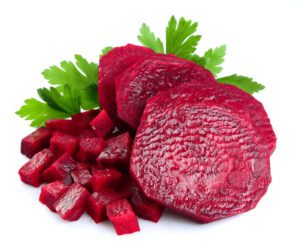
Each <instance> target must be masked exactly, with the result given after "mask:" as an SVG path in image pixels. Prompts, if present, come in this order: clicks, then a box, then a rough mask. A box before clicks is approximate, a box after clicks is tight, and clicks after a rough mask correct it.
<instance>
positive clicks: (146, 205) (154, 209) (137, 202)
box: [131, 192, 164, 222]
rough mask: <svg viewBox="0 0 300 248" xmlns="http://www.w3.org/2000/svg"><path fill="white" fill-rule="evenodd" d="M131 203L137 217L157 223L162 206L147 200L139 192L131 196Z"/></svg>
mask: <svg viewBox="0 0 300 248" xmlns="http://www.w3.org/2000/svg"><path fill="white" fill-rule="evenodd" d="M131 203H132V207H133V210H134V212H135V213H136V215H137V216H139V217H141V218H143V219H145V220H150V221H153V222H158V220H159V219H160V217H161V215H162V213H163V211H164V209H163V207H162V206H160V205H158V204H157V203H155V202H153V201H151V200H150V199H147V198H146V196H144V195H142V193H141V192H135V193H134V194H133V196H132V197H131Z"/></svg>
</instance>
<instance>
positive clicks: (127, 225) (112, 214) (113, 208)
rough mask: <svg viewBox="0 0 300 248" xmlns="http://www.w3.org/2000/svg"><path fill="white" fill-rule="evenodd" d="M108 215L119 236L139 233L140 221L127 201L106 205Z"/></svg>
mask: <svg viewBox="0 0 300 248" xmlns="http://www.w3.org/2000/svg"><path fill="white" fill-rule="evenodd" d="M106 215H107V217H108V218H109V219H110V221H111V222H112V223H113V225H114V227H115V229H116V232H117V234H118V235H122V234H128V233H133V232H138V231H139V230H140V227H139V223H138V220H137V218H136V216H135V214H134V212H133V210H132V208H131V206H130V204H129V202H128V200H127V199H122V200H117V201H113V202H111V203H108V204H107V205H106Z"/></svg>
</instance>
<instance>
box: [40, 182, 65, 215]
mask: <svg viewBox="0 0 300 248" xmlns="http://www.w3.org/2000/svg"><path fill="white" fill-rule="evenodd" d="M69 188H70V186H69V185H67V184H65V183H64V182H63V181H55V182H53V183H49V184H47V185H45V186H44V187H42V189H41V194H40V198H39V200H40V202H41V203H43V204H45V205H46V206H47V207H48V208H49V209H50V210H51V211H53V212H55V209H54V207H53V204H54V203H55V202H56V201H57V200H58V199H59V198H60V197H61V196H62V195H63V194H64V193H65V192H66V191H67V190H68V189H69Z"/></svg>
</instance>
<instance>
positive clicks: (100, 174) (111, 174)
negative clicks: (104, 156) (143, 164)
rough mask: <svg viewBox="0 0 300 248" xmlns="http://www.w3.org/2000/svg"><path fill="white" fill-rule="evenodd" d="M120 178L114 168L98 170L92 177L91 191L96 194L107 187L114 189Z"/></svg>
mask: <svg viewBox="0 0 300 248" xmlns="http://www.w3.org/2000/svg"><path fill="white" fill-rule="evenodd" d="M121 178H122V174H121V173H120V172H119V171H118V170H116V169H114V168H107V169H103V170H99V171H97V172H96V173H95V174H93V176H92V179H91V186H92V190H93V191H94V192H98V191H101V190H103V189H105V188H108V187H113V188H116V187H118V184H119V183H120V181H121Z"/></svg>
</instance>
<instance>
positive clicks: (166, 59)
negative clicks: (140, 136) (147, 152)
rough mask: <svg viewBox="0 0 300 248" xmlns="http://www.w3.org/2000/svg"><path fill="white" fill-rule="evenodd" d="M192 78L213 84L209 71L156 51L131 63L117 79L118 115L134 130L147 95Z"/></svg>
mask: <svg viewBox="0 0 300 248" xmlns="http://www.w3.org/2000/svg"><path fill="white" fill-rule="evenodd" d="M193 80H197V84H199V85H207V84H215V79H214V77H213V75H212V74H211V73H210V72H209V71H208V70H206V69H204V68H202V67H201V66H199V65H197V64H195V63H193V62H191V61H189V60H184V59H180V58H177V57H175V56H173V55H164V54H158V55H155V56H152V57H150V58H148V59H145V60H143V61H142V62H141V63H139V64H134V65H133V66H131V67H130V68H128V69H127V70H126V71H124V72H123V73H122V75H121V76H120V77H118V78H116V83H115V84H116V102H117V112H118V117H119V118H120V119H121V120H123V121H124V122H126V123H127V124H128V125H129V126H130V127H131V128H132V129H134V130H136V129H137V127H138V125H139V121H140V117H141V116H142V113H143V110H144V107H145V105H146V102H147V100H148V99H149V98H151V97H153V96H154V95H156V93H158V92H159V91H162V90H166V89H169V88H171V87H174V86H178V85H180V84H184V83H188V82H190V81H193Z"/></svg>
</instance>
